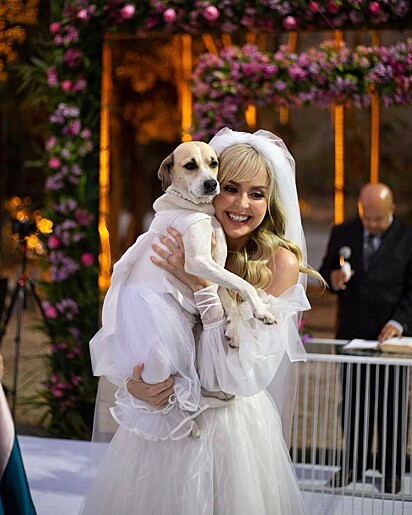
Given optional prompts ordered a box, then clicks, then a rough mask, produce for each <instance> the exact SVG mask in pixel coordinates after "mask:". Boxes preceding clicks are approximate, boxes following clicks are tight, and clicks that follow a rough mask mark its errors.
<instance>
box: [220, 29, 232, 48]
mask: <svg viewBox="0 0 412 515" xmlns="http://www.w3.org/2000/svg"><path fill="white" fill-rule="evenodd" d="M222 42H223V46H224V47H225V48H229V47H231V46H232V38H231V37H230V34H228V33H227V32H223V33H222Z"/></svg>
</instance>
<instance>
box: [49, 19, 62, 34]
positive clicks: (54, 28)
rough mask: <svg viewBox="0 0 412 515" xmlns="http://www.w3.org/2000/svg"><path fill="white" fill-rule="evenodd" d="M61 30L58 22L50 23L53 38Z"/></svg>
mask: <svg viewBox="0 0 412 515" xmlns="http://www.w3.org/2000/svg"><path fill="white" fill-rule="evenodd" d="M59 30H60V23H59V22H57V21H54V22H53V23H50V26H49V31H50V34H53V36H54V35H55V34H57V33H58V32H59Z"/></svg>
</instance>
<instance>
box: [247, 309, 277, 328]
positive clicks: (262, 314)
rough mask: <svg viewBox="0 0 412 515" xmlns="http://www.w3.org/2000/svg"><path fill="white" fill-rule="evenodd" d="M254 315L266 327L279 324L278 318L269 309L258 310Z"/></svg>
mask: <svg viewBox="0 0 412 515" xmlns="http://www.w3.org/2000/svg"><path fill="white" fill-rule="evenodd" d="M253 315H254V317H255V318H257V319H258V320H260V321H261V322H263V323H264V324H266V325H272V324H277V322H276V318H275V317H274V315H272V313H271V312H270V311H268V310H267V309H257V310H255V311H254V313H253Z"/></svg>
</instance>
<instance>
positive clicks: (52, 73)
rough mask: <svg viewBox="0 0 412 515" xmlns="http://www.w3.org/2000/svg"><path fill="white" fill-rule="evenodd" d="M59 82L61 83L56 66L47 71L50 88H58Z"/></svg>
mask: <svg viewBox="0 0 412 515" xmlns="http://www.w3.org/2000/svg"><path fill="white" fill-rule="evenodd" d="M58 82H59V77H58V75H57V70H56V68H55V67H54V66H51V67H50V68H49V69H48V70H47V84H48V85H49V86H50V87H53V86H57V84H58Z"/></svg>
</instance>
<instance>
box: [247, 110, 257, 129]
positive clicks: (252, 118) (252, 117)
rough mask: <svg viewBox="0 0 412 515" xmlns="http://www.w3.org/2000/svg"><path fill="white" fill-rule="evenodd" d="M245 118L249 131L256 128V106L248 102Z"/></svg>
mask: <svg viewBox="0 0 412 515" xmlns="http://www.w3.org/2000/svg"><path fill="white" fill-rule="evenodd" d="M245 120H246V123H247V125H248V127H249V129H250V130H251V131H253V130H255V129H256V106H254V105H253V104H249V105H248V106H247V107H246V110H245Z"/></svg>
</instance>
